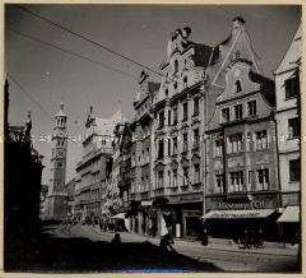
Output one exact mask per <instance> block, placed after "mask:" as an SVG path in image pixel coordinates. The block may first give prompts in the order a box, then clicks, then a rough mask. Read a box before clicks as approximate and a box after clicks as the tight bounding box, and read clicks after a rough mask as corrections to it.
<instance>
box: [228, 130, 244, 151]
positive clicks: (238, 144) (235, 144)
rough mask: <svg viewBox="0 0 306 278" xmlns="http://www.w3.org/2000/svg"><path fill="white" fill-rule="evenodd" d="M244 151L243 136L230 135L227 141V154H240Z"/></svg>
mask: <svg viewBox="0 0 306 278" xmlns="http://www.w3.org/2000/svg"><path fill="white" fill-rule="evenodd" d="M241 151H242V134H241V133H237V134H233V135H230V136H229V137H228V139H227V153H228V154H231V153H238V152H241Z"/></svg>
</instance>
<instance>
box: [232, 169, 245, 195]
mask: <svg viewBox="0 0 306 278" xmlns="http://www.w3.org/2000/svg"><path fill="white" fill-rule="evenodd" d="M243 183H244V182H243V171H237V172H231V173H230V182H229V192H237V191H242V190H243Z"/></svg>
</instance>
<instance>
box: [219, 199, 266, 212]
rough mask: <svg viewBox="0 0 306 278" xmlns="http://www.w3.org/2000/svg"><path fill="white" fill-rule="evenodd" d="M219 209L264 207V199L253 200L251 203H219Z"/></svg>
mask: <svg viewBox="0 0 306 278" xmlns="http://www.w3.org/2000/svg"><path fill="white" fill-rule="evenodd" d="M217 206H218V209H220V210H222V209H263V208H264V207H265V204H264V201H252V202H250V203H230V202H229V203H218V204H217Z"/></svg>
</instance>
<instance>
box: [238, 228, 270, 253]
mask: <svg viewBox="0 0 306 278" xmlns="http://www.w3.org/2000/svg"><path fill="white" fill-rule="evenodd" d="M234 242H235V243H237V244H239V245H240V248H242V249H251V248H252V247H254V248H263V247H264V244H263V230H262V228H257V229H244V231H243V234H240V235H237V236H236V237H235V238H234Z"/></svg>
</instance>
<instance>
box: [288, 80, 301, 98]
mask: <svg viewBox="0 0 306 278" xmlns="http://www.w3.org/2000/svg"><path fill="white" fill-rule="evenodd" d="M299 93H300V81H299V78H298V77H294V78H290V79H287V80H286V81H285V96H286V98H287V99H289V98H294V97H296V96H297V95H298V94H299Z"/></svg>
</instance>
